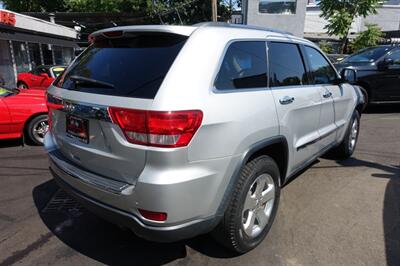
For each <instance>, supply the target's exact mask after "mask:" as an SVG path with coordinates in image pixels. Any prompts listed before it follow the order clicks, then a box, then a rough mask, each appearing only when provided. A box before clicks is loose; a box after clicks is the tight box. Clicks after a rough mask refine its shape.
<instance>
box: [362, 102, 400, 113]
mask: <svg viewBox="0 0 400 266" xmlns="http://www.w3.org/2000/svg"><path fill="white" fill-rule="evenodd" d="M363 113H366V114H386V113H400V104H382V105H370V106H368V107H367V108H366V109H365V110H364V112H363Z"/></svg>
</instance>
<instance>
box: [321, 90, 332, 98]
mask: <svg viewBox="0 0 400 266" xmlns="http://www.w3.org/2000/svg"><path fill="white" fill-rule="evenodd" d="M322 96H323V97H324V98H329V97H331V96H332V92H330V91H328V92H325V94H323V95H322Z"/></svg>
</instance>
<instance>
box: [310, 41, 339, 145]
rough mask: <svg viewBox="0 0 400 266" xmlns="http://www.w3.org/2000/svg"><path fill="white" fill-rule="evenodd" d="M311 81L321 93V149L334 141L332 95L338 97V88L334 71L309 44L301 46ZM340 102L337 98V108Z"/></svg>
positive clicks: (323, 57)
mask: <svg viewBox="0 0 400 266" xmlns="http://www.w3.org/2000/svg"><path fill="white" fill-rule="evenodd" d="M303 47H304V50H303V51H304V53H305V58H306V59H307V63H308V64H307V65H308V68H309V71H310V74H311V77H312V82H313V84H314V85H315V87H316V88H317V89H318V91H319V93H320V95H321V116H320V119H319V126H318V128H319V129H318V130H319V134H320V140H319V145H320V148H321V149H323V148H325V147H327V146H329V145H331V144H332V143H334V142H335V141H336V129H337V125H336V123H335V103H334V100H333V99H334V97H336V98H338V97H340V94H341V93H340V89H339V86H338V85H335V82H336V81H337V78H338V76H337V74H336V71H335V70H334V69H333V67H332V66H331V64H330V63H329V62H328V60H327V59H326V58H325V56H323V55H322V53H321V52H320V51H318V50H317V49H315V48H314V47H310V46H303ZM341 104H342V102H341V101H340V100H338V103H337V105H338V108H342V107H340V105H341Z"/></svg>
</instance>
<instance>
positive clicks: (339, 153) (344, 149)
mask: <svg viewBox="0 0 400 266" xmlns="http://www.w3.org/2000/svg"><path fill="white" fill-rule="evenodd" d="M354 121H357V126H356V127H357V133H356V134H355V137H356V138H355V143H354V145H350V142H351V139H350V135H351V134H352V128H353V124H354ZM359 132H360V114H359V113H358V111H357V110H355V111H354V113H353V115H352V117H351V120H350V123H349V126H348V127H347V130H346V133H345V135H344V138H343V141H342V142H341V143H340V144H339V146H337V147H336V148H335V149H334V150H332V152H331V153H332V155H333V156H334V157H335V158H336V159H341V160H344V159H348V158H350V157H351V156H352V155H353V153H354V151H355V149H356V146H357V141H358V135H359ZM353 134H354V133H353Z"/></svg>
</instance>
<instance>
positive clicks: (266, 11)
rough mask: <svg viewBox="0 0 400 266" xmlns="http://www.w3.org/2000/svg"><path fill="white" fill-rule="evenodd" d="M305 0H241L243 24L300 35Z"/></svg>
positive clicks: (302, 28) (303, 19) (304, 13)
mask: <svg viewBox="0 0 400 266" xmlns="http://www.w3.org/2000/svg"><path fill="white" fill-rule="evenodd" d="M306 6H307V0H243V3H242V12H243V24H249V25H258V26H263V27H268V28H274V29H279V30H282V31H287V32H290V33H292V34H294V35H296V36H299V37H302V36H303V33H304V22H305V15H306Z"/></svg>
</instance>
